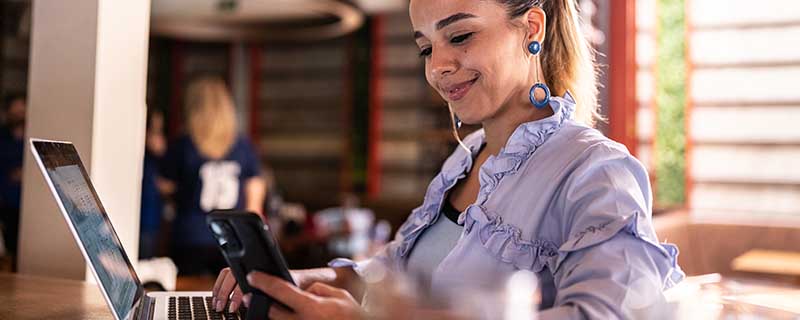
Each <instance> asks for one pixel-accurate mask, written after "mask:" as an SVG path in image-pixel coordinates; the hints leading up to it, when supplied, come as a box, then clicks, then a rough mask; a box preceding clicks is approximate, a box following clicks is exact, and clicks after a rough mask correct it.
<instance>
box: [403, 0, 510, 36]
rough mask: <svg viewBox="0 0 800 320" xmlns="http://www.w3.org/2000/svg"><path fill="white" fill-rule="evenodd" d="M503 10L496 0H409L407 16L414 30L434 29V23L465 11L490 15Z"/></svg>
mask: <svg viewBox="0 0 800 320" xmlns="http://www.w3.org/2000/svg"><path fill="white" fill-rule="evenodd" d="M498 11H500V13H502V12H503V10H502V7H501V6H500V5H498V4H497V2H496V1H491V0H411V2H410V4H409V16H410V17H411V25H412V26H413V27H414V30H415V31H421V32H433V31H436V24H437V23H438V22H440V21H442V20H444V19H447V18H448V17H450V16H452V15H454V14H459V13H466V14H470V15H473V16H476V17H490V16H493V15H497V13H498Z"/></svg>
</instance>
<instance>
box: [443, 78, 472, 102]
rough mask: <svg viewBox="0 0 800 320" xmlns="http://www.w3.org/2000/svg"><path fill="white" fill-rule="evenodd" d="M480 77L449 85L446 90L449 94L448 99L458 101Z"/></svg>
mask: <svg viewBox="0 0 800 320" xmlns="http://www.w3.org/2000/svg"><path fill="white" fill-rule="evenodd" d="M478 78H479V77H475V79H472V80H469V81H464V82H462V83H459V84H456V85H453V86H449V87H447V89H446V91H445V93H446V94H447V99H448V100H450V101H458V100H461V99H462V98H464V96H466V95H467V93H468V92H469V89H471V88H472V85H473V84H475V82H476V81H478Z"/></svg>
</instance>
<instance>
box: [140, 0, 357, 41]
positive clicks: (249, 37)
mask: <svg viewBox="0 0 800 320" xmlns="http://www.w3.org/2000/svg"><path fill="white" fill-rule="evenodd" d="M152 6H153V8H152V21H151V30H152V33H153V34H155V35H160V36H166V37H172V38H179V39H185V40H197V41H313V40H321V39H328V38H335V37H339V36H342V35H345V34H348V33H350V32H352V31H354V30H355V29H357V28H358V27H360V26H361V25H362V24H363V22H364V15H363V14H362V12H361V11H360V10H359V9H358V8H356V6H354V5H352V4H349V3H347V2H342V1H337V0H153V3H152Z"/></svg>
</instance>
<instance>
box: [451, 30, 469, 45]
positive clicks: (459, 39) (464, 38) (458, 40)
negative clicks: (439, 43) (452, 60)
mask: <svg viewBox="0 0 800 320" xmlns="http://www.w3.org/2000/svg"><path fill="white" fill-rule="evenodd" d="M472 34H473V33H472V32H470V33H465V34H462V35H460V36H457V37H453V39H450V43H453V44H459V43H462V42H464V41H467V39H469V38H470V37H472Z"/></svg>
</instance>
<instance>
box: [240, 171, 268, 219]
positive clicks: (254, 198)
mask: <svg viewBox="0 0 800 320" xmlns="http://www.w3.org/2000/svg"><path fill="white" fill-rule="evenodd" d="M266 189H267V187H266V183H264V178H262V177H260V176H254V177H252V178H249V179H247V180H246V181H245V185H244V193H245V197H244V199H245V209H246V210H247V211H250V212H255V213H257V214H258V215H260V216H262V217H263V215H264V213H263V208H264V198H265V196H266V193H267V190H266Z"/></svg>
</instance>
